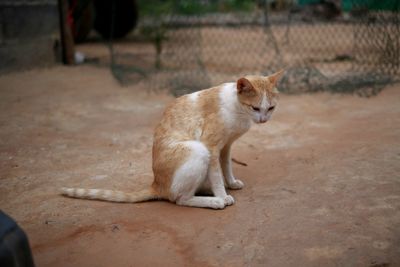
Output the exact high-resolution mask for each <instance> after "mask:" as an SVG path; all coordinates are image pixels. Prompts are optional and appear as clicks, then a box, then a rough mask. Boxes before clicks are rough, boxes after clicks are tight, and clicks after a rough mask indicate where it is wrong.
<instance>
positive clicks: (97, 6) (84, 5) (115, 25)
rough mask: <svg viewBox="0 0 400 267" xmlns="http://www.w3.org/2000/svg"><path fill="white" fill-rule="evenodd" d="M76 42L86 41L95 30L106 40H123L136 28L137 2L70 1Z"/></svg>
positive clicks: (70, 19)
mask: <svg viewBox="0 0 400 267" xmlns="http://www.w3.org/2000/svg"><path fill="white" fill-rule="evenodd" d="M68 2H69V11H68V12H69V17H68V22H69V24H70V27H71V30H72V33H73V35H74V40H75V42H76V43H81V42H84V41H85V40H86V37H87V36H88V35H89V33H90V30H91V29H92V28H93V27H94V29H95V30H96V31H97V32H98V33H99V34H100V35H101V36H102V37H103V38H105V39H110V38H122V37H124V36H125V35H127V34H128V33H129V32H130V31H131V30H132V29H134V28H135V26H136V24H137V20H138V8H137V5H136V1H135V0H112V1H110V0H68Z"/></svg>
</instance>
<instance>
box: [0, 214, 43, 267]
mask: <svg viewBox="0 0 400 267" xmlns="http://www.w3.org/2000/svg"><path fill="white" fill-rule="evenodd" d="M0 266H4V267H14V266H15V267H16V266H19V267H31V266H35V265H34V263H33V259H32V253H31V249H30V247H29V242H28V238H27V236H26V234H25V232H24V231H23V230H22V229H21V228H20V227H19V226H18V224H17V223H16V222H15V221H14V220H13V219H11V218H10V217H9V216H7V215H6V214H5V213H4V212H2V211H0Z"/></svg>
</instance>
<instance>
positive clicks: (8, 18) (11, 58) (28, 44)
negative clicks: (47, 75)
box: [0, 0, 61, 73]
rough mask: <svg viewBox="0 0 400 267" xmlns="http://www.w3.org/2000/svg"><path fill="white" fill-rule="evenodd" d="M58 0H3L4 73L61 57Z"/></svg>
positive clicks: (0, 69)
mask: <svg viewBox="0 0 400 267" xmlns="http://www.w3.org/2000/svg"><path fill="white" fill-rule="evenodd" d="M59 44H60V42H59V18H58V8H57V1H56V0H52V1H43V0H42V1H39V0H37V1H35V0H30V1H29V0H25V1H20V0H9V1H5V0H0V73H4V72H9V71H13V70H21V69H29V68H34V67H43V66H50V65H53V64H54V63H55V62H57V61H58V59H59V58H60V56H59V54H60V51H61V47H60V45H59Z"/></svg>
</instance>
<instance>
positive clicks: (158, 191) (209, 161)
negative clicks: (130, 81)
mask: <svg viewBox="0 0 400 267" xmlns="http://www.w3.org/2000/svg"><path fill="white" fill-rule="evenodd" d="M283 72H284V71H283V70H281V71H279V72H277V73H274V74H272V75H269V76H245V77H242V78H240V79H239V80H237V82H236V83H225V84H222V85H220V86H217V87H213V88H209V89H205V90H201V91H198V92H195V93H191V94H187V95H184V96H181V97H179V98H177V99H176V100H175V101H174V102H173V103H172V104H171V105H169V106H168V107H167V108H166V110H165V111H164V114H163V117H162V119H161V121H160V123H159V125H158V126H157V127H156V129H155V133H154V140H153V151H152V155H153V164H152V168H153V174H154V181H153V184H152V186H151V187H149V188H147V189H145V190H142V191H138V192H132V193H124V192H121V191H113V190H104V189H82V188H63V189H62V194H63V195H65V196H69V197H75V198H86V199H98V200H105V201H112V202H142V201H148V200H155V199H166V200H169V201H171V202H174V203H176V204H178V205H183V206H192V207H202V208H212V209H223V208H225V207H226V206H229V205H232V204H234V199H233V197H232V196H231V195H228V194H227V192H226V187H227V188H229V189H241V188H242V187H243V182H242V181H241V180H239V179H236V178H235V176H234V175H233V173H232V166H231V146H232V144H233V142H234V141H235V140H237V139H238V138H239V137H240V136H242V135H243V134H244V133H245V132H247V131H248V130H249V128H250V126H251V124H252V123H253V122H254V123H265V122H267V121H268V120H269V119H270V118H271V115H272V113H273V112H274V110H275V108H276V106H277V101H278V90H277V88H276V85H277V82H278V80H279V79H280V78H281V76H282V75H283ZM200 191H203V192H204V191H209V192H211V193H212V196H198V195H197V194H196V193H198V192H200Z"/></svg>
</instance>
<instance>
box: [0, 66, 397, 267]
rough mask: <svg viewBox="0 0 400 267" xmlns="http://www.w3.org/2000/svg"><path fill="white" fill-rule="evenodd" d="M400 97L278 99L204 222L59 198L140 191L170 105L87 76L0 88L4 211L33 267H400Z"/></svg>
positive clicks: (88, 70)
mask: <svg viewBox="0 0 400 267" xmlns="http://www.w3.org/2000/svg"><path fill="white" fill-rule="evenodd" d="M399 87H400V86H399V85H397V86H391V87H389V88H387V89H386V90H384V91H383V92H382V93H380V94H379V95H378V96H376V97H372V98H360V97H357V96H350V95H332V94H325V93H319V94H312V95H282V96H281V99H280V103H279V107H278V109H277V111H276V115H275V116H274V117H273V119H272V121H270V122H268V123H267V124H266V125H261V126H254V127H253V128H252V129H251V130H250V131H249V132H248V133H247V134H246V135H245V136H243V137H242V138H241V139H240V140H239V141H238V142H237V143H236V145H235V146H234V151H233V156H234V158H236V159H238V160H240V161H243V162H246V163H247V164H248V166H247V167H246V166H241V165H237V164H234V172H235V174H236V176H237V177H239V178H240V179H242V181H244V183H245V188H243V189H242V190H239V191H232V192H231V194H232V195H233V196H234V197H235V199H236V203H235V205H233V206H231V207H227V208H226V209H224V210H209V209H199V208H187V207H179V206H176V205H174V204H171V203H168V202H165V201H158V202H157V201H156V202H147V203H139V204H117V203H106V202H100V201H89V200H78V199H70V198H64V197H62V196H60V195H59V193H58V192H59V188H60V187H62V186H70V187H77V186H80V187H87V188H92V187H95V188H110V189H119V190H125V191H130V190H137V189H139V188H143V187H145V186H148V185H149V184H150V183H151V181H152V173H151V144H152V130H153V128H154V126H155V125H156V123H157V122H158V120H159V118H160V116H161V114H162V111H163V109H164V107H165V105H166V104H167V103H169V102H170V101H172V100H173V98H172V97H171V96H168V95H167V94H164V93H161V92H160V93H154V92H152V93H148V91H146V88H139V87H137V86H136V87H134V86H131V87H120V86H119V85H118V84H117V83H116V82H115V81H114V80H113V79H112V77H111V76H110V74H109V71H108V70H106V69H102V68H95V67H87V66H82V67H55V68H52V69H44V70H33V71H28V72H22V73H14V74H8V75H5V76H0V164H1V165H0V207H1V209H2V210H3V211H5V212H6V213H8V214H9V215H11V216H12V217H14V218H15V219H16V220H17V221H18V223H19V224H20V225H21V226H22V227H23V228H24V229H25V231H26V232H27V234H28V236H29V238H30V243H31V246H32V250H33V255H34V259H35V262H36V264H37V266H60V267H62V266H280V267H281V266H371V267H372V266H374V267H378V266H400V164H399V162H400V161H399V160H400V116H399V115H400V104H399V103H400V88H399Z"/></svg>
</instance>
